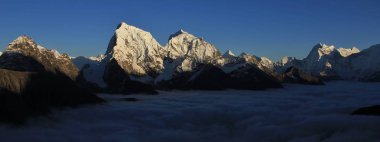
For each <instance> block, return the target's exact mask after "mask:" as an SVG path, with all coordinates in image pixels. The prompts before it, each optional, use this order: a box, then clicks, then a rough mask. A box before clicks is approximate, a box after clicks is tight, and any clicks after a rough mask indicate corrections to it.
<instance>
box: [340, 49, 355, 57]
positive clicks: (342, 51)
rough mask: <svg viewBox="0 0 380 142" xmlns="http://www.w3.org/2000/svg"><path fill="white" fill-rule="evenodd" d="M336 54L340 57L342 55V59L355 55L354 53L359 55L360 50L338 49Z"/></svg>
mask: <svg viewBox="0 0 380 142" xmlns="http://www.w3.org/2000/svg"><path fill="white" fill-rule="evenodd" d="M337 50H338V52H339V53H340V55H342V56H343V57H348V56H350V55H352V54H356V53H359V52H360V50H359V49H358V48H356V47H352V48H338V49H337Z"/></svg>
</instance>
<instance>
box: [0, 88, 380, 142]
mask: <svg viewBox="0 0 380 142" xmlns="http://www.w3.org/2000/svg"><path fill="white" fill-rule="evenodd" d="M100 96H101V97H103V98H105V99H107V100H108V101H109V103H107V104H104V105H96V106H84V107H80V108H75V109H65V110H55V111H54V113H53V114H52V115H50V116H48V117H39V118H33V119H30V120H29V122H28V124H26V126H9V125H0V138H1V141H7V142H12V141H47V142H52V141H54V142H66V141H70V142H75V141H93V142H98V141H99V142H124V141H125V142H128V141H131V142H134V141H142V142H235V141H236V142H253V141H255V142H261V141H263V142H264V141H265V142H278V141H289V142H319V141H324V142H341V141H344V142H371V141H380V117H376V116H352V115H350V113H351V112H352V111H354V110H355V109H357V108H359V107H364V106H370V105H376V104H380V84H379V83H359V82H331V83H328V84H327V85H326V86H307V85H286V87H285V88H284V89H273V90H267V91H237V90H227V91H171V92H160V95H156V96H145V95H132V96H118V95H106V94H101V95H100ZM126 97H128V98H130V97H134V98H137V99H138V100H139V101H136V102H127V101H123V98H126Z"/></svg>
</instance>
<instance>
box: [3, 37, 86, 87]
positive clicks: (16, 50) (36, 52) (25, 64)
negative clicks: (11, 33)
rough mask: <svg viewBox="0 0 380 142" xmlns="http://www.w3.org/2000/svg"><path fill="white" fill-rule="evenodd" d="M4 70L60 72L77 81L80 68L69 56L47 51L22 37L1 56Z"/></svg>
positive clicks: (27, 38)
mask: <svg viewBox="0 0 380 142" xmlns="http://www.w3.org/2000/svg"><path fill="white" fill-rule="evenodd" d="M1 62H5V63H4V64H1V66H2V68H6V69H13V70H20V71H32V72H35V71H37V72H38V71H43V70H45V71H49V72H53V73H56V72H60V73H63V74H65V75H67V76H68V77H70V78H71V79H73V80H75V78H76V77H77V75H78V72H79V71H78V68H77V67H76V66H75V65H74V64H73V63H72V62H71V60H70V57H69V56H68V55H67V54H60V53H59V52H58V51H57V50H54V49H52V50H50V49H46V48H44V47H42V46H40V45H38V44H37V43H36V42H34V41H33V39H32V38H30V37H28V36H25V35H23V36H20V37H18V38H16V39H15V40H14V41H13V42H11V43H10V44H9V45H8V47H7V48H6V50H5V51H4V53H3V55H2V56H1Z"/></svg>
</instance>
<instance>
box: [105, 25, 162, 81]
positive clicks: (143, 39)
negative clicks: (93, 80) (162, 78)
mask: <svg viewBox="0 0 380 142" xmlns="http://www.w3.org/2000/svg"><path fill="white" fill-rule="evenodd" d="M161 50H162V47H161V45H160V44H159V43H158V42H157V41H156V40H155V39H154V38H153V36H152V35H151V34H150V33H149V32H146V31H143V30H141V29H139V28H136V27H134V26H130V25H127V24H126V23H121V24H120V25H119V26H118V28H117V29H116V31H115V34H114V36H113V37H112V39H111V41H110V43H109V45H108V49H107V52H106V57H105V60H108V61H110V60H113V59H114V60H115V61H116V62H117V64H118V65H119V66H120V67H121V68H122V69H123V70H125V72H126V73H128V74H129V75H133V76H136V77H141V76H145V75H149V76H156V75H157V74H158V73H160V72H161V71H162V69H163V57H162V55H161Z"/></svg>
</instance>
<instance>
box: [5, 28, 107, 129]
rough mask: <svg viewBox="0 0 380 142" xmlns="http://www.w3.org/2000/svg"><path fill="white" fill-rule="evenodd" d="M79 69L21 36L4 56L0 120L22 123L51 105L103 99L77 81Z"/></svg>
mask: <svg viewBox="0 0 380 142" xmlns="http://www.w3.org/2000/svg"><path fill="white" fill-rule="evenodd" d="M77 71H78V69H77V68H76V67H75V65H74V64H73V63H72V62H71V61H70V59H69V58H68V56H67V55H65V54H64V55H61V54H59V53H58V52H56V51H54V50H48V49H45V48H42V47H41V46H39V45H37V44H36V43H35V42H34V41H33V40H32V39H31V38H29V37H26V36H21V37H19V38H17V39H16V40H15V41H13V42H12V43H11V44H9V46H8V47H7V49H6V51H5V52H4V54H3V55H1V56H0V74H1V76H0V121H8V122H20V121H23V120H24V119H25V118H26V117H28V116H31V115H37V114H43V113H47V112H49V109H50V108H51V107H65V106H77V105H81V104H95V103H101V102H103V100H102V99H100V98H98V97H97V96H95V95H94V94H92V93H91V92H89V91H87V89H84V88H81V87H79V86H78V84H77V83H76V82H75V81H74V80H75V79H76V77H77V74H78V72H77Z"/></svg>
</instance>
